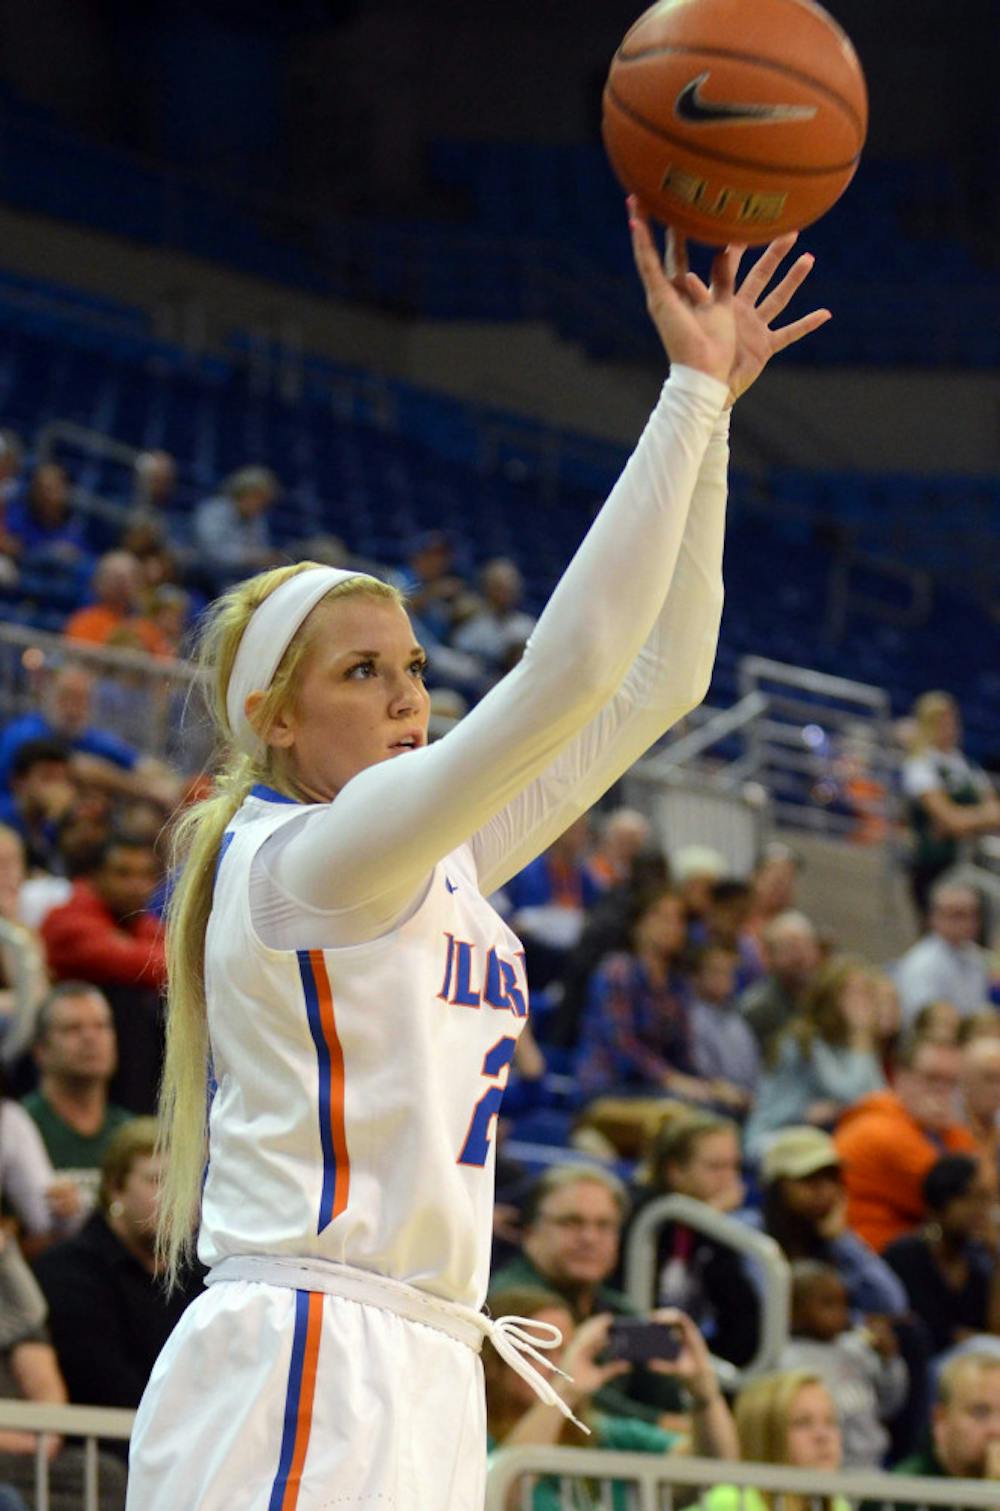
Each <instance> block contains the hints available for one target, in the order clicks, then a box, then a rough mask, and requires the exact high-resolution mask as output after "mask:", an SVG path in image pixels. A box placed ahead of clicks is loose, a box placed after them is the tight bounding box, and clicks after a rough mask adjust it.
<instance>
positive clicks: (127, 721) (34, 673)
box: [0, 624, 212, 772]
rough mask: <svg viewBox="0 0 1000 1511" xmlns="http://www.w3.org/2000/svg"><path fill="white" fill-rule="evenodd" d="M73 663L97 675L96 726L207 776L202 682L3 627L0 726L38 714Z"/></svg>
mask: <svg viewBox="0 0 1000 1511" xmlns="http://www.w3.org/2000/svg"><path fill="white" fill-rule="evenodd" d="M68 662H72V663H73V664H74V665H79V666H84V667H86V668H87V670H88V671H91V672H92V673H93V674H94V678H95V683H94V694H93V705H92V709H91V716H90V721H89V722H90V723H91V724H92V725H94V726H96V727H98V728H101V729H109V730H113V731H114V732H115V734H116V735H117V736H118V737H119V738H120V739H122V740H125V741H126V742H127V743H128V744H130V745H132V746H133V747H134V748H135V749H136V750H137V751H139V752H140V753H141V754H143V755H147V756H155V757H157V758H158V759H161V760H165V761H169V762H170V763H171V764H172V765H174V766H176V767H178V768H179V769H180V770H181V771H185V772H194V771H200V770H202V768H203V767H204V766H205V764H206V762H207V761H208V759H209V757H210V754H211V749H212V730H211V726H210V723H209V720H208V715H207V711H206V710H205V709H204V706H203V703H202V699H201V696H200V694H199V692H198V688H199V686H200V674H199V672H198V670H197V668H196V667H194V666H193V665H192V664H191V663H190V662H187V661H167V660H162V659H160V658H159V657H156V656H148V655H146V654H145V653H144V652H142V651H131V650H118V649H116V648H114V647H110V646H94V645H88V644H86V643H84V642H81V641H76V640H67V639H66V638H65V637H64V636H62V635H54V634H50V633H47V632H45V631H43V630H35V629H30V628H27V627H25V626H24V625H17V624H0V722H7V721H9V720H11V719H15V718H17V717H18V715H19V714H23V713H33V712H35V711H36V710H37V709H38V708H39V707H40V706H41V705H42V702H43V699H44V695H45V689H46V685H47V683H48V681H49V679H50V678H51V676H52V674H53V672H54V671H55V670H57V669H58V668H59V667H61V666H65V665H66V664H67V663H68Z"/></svg>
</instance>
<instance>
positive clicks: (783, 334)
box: [686, 231, 830, 404]
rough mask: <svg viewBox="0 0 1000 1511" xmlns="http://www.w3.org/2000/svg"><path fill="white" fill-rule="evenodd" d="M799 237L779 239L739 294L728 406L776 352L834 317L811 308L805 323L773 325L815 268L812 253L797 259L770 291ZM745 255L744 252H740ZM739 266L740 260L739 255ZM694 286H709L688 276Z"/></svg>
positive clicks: (792, 233)
mask: <svg viewBox="0 0 1000 1511" xmlns="http://www.w3.org/2000/svg"><path fill="white" fill-rule="evenodd" d="M797 239H798V232H797V231H790V232H789V233H788V235H786V236H779V237H777V238H776V239H775V240H774V241H772V242H771V243H770V245H769V246H768V247H766V248H765V250H764V251H763V252H762V253H761V255H760V256H759V257H758V259H757V261H756V262H755V263H754V265H753V267H752V268H751V269H750V271H749V272H748V273H747V275H746V277H745V278H744V280H743V282H742V283H741V284H740V286H739V288H738V289H737V291H736V297H735V299H734V301H733V311H734V314H735V318H736V353H735V356H734V358H733V366H732V370H731V371H730V374H729V380H728V381H729V402H730V404H732V403H734V402H735V401H736V400H737V399H738V398H739V396H740V394H742V393H746V391H747V389H748V388H749V387H750V385H751V383H755V382H756V380H757V379H758V378H759V377H760V375H761V373H762V372H763V371H764V368H765V367H766V366H767V364H768V362H770V360H771V358H772V357H773V356H774V355H775V353H776V352H780V351H784V349H785V347H786V346H791V345H792V344H793V343H794V342H796V341H801V340H802V337H803V336H808V335H810V334H811V333H812V332H813V331H815V330H818V329H819V327H820V326H821V325H825V324H826V322H827V321H828V320H829V319H830V311H829V310H824V309H819V310H812V311H811V313H810V314H808V315H803V316H802V318H801V319H800V320H793V321H791V323H790V324H788V325H782V326H779V328H778V329H777V330H772V329H771V322H772V321H773V320H776V319H777V318H778V316H779V315H780V314H781V313H782V312H783V311H784V309H785V307H786V305H787V304H788V303H789V301H790V299H791V298H792V295H793V294H795V293H796V292H797V291H798V289H800V288H801V287H802V285H803V283H804V282H805V280H806V279H807V278H808V277H809V274H810V273H811V272H812V270H813V264H814V263H815V261H816V259H815V258H814V257H813V255H812V253H811V252H803V254H802V256H801V257H797V258H796V259H795V261H794V262H793V263H792V265H791V267H790V268H789V269H788V271H787V273H786V274H785V276H784V277H783V278H782V279H781V281H780V282H779V283H776V284H775V286H774V288H773V289H772V290H771V292H770V293H769V294H768V293H765V290H766V289H767V286H768V284H769V283H770V282H771V280H772V279H773V278H774V276H775V274H776V273H777V271H778V268H779V267H780V266H781V263H782V262H783V261H784V259H785V258H786V257H787V256H788V254H789V252H790V251H791V250H792V248H793V247H794V245H795V243H796V240H797ZM740 257H742V251H741V252H740ZM736 261H737V267H738V265H739V261H740V258H739V257H737V259H736ZM686 281H687V283H688V285H689V287H692V288H693V287H694V285H696V284H700V285H701V287H702V289H704V287H705V286H704V284H703V283H701V280H700V279H699V278H698V277H697V276H696V275H695V274H694V273H688V274H687V275H686Z"/></svg>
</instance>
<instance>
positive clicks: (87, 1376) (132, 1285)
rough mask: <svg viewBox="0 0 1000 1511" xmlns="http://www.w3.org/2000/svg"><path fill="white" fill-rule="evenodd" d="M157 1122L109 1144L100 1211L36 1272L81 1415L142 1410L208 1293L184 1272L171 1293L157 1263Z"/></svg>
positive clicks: (123, 1132)
mask: <svg viewBox="0 0 1000 1511" xmlns="http://www.w3.org/2000/svg"><path fill="white" fill-rule="evenodd" d="M156 1142H157V1126H156V1121H155V1119H153V1118H135V1119H133V1120H132V1121H131V1122H129V1123H126V1124H125V1125H124V1126H123V1127H121V1128H119V1129H118V1130H117V1132H116V1133H115V1134H114V1135H113V1137H112V1138H111V1139H110V1140H109V1142H108V1146H107V1148H106V1150H105V1152H104V1157H103V1159H102V1161H101V1174H100V1186H99V1189H98V1196H97V1207H96V1210H95V1211H94V1212H93V1213H92V1214H91V1215H90V1217H89V1218H88V1219H87V1221H86V1223H85V1224H84V1226H83V1228H82V1229H81V1230H80V1232H79V1233H77V1234H76V1235H75V1236H74V1237H73V1238H70V1239H68V1240H67V1241H66V1242H64V1243H61V1244H57V1245H56V1246H55V1247H54V1248H50V1249H48V1250H47V1251H46V1252H45V1253H44V1254H43V1255H42V1256H41V1257H40V1258H39V1259H38V1260H37V1261H36V1264H35V1273H36V1275H37V1276H38V1280H39V1283H40V1285H41V1287H42V1291H43V1292H44V1295H45V1299H46V1301H47V1302H48V1307H49V1328H50V1331H51V1333H52V1341H53V1344H54V1345H55V1350H56V1354H57V1355H58V1358H59V1365H60V1368H61V1370H62V1373H63V1376H64V1378H65V1380H66V1385H67V1388H68V1390H69V1398H70V1401H71V1402H72V1403H73V1404H74V1405H78V1406H124V1407H130V1408H132V1409H133V1410H134V1409H135V1407H137V1406H138V1404H139V1400H140V1397H141V1396H142V1392H143V1391H144V1390H145V1388H146V1382H147V1381H148V1379H149V1376H150V1372H151V1371H152V1368H153V1365H154V1363H155V1362H156V1358H157V1355H158V1354H159V1352H160V1350H161V1349H162V1347H163V1345H164V1344H165V1343H166V1341H167V1338H168V1337H169V1335H170V1333H171V1331H172V1330H173V1328H174V1327H175V1326H176V1324H177V1322H178V1321H179V1319H180V1316H181V1314H182V1312H183V1311H184V1310H185V1308H186V1307H187V1306H188V1304H189V1302H191V1301H192V1300H193V1299H194V1296H195V1295H196V1294H197V1293H198V1292H199V1291H200V1290H201V1277H200V1272H199V1273H191V1272H188V1273H186V1274H185V1275H184V1276H183V1277H182V1279H181V1282H180V1284H179V1285H177V1286H176V1287H174V1288H173V1289H172V1290H170V1291H169V1292H166V1291H165V1290H164V1287H163V1284H162V1281H161V1279H160V1277H159V1271H158V1266H157V1263H156V1218H157V1211H158V1202H159V1189H160V1175H161V1164H162V1158H163V1156H162V1154H161V1153H160V1152H159V1150H158V1149H157V1147H156Z"/></svg>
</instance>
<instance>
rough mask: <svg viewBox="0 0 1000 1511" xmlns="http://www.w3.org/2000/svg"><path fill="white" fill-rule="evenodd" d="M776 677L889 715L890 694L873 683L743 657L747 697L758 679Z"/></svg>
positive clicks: (742, 676)
mask: <svg viewBox="0 0 1000 1511" xmlns="http://www.w3.org/2000/svg"><path fill="white" fill-rule="evenodd" d="M767 677H774V678H775V679H776V680H777V681H779V682H786V683H788V684H790V685H791V686H793V687H800V688H802V689H803V690H804V691H808V692H815V693H818V694H819V695H820V696H821V697H824V698H843V699H845V700H846V701H849V702H854V703H862V704H866V705H867V706H868V707H870V708H871V709H872V710H873V711H874V712H876V713H884V714H886V715H888V713H889V711H890V702H889V694H888V693H887V692H885V690H884V689H883V688H881V687H873V686H872V684H871V683H870V682H854V681H852V680H851V679H850V678H849V677H834V676H832V675H831V674H830V673H829V672H815V671H810V670H809V669H808V668H806V667H803V666H792V665H791V664H790V663H788V662H786V661H773V660H771V658H770V657H768V656H744V657H743V658H742V659H741V661H740V665H739V685H740V689H741V691H742V692H743V694H744V695H746V694H747V693H749V692H752V691H754V682H755V679H756V678H767Z"/></svg>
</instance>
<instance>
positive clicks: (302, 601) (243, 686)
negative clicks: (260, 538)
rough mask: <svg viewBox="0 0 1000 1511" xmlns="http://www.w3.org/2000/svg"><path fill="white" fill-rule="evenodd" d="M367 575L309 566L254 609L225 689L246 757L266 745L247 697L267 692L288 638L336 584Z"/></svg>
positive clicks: (235, 735) (260, 751)
mask: <svg viewBox="0 0 1000 1511" xmlns="http://www.w3.org/2000/svg"><path fill="white" fill-rule="evenodd" d="M365 575H366V574H365V573H363V572H342V571H341V570H340V568H339V567H310V569H309V570H308V571H307V572H297V573H296V574H295V576H294V577H288V578H286V580H285V581H284V582H283V583H282V584H281V587H280V588H275V590H274V592H273V593H269V594H268V595H267V597H266V598H265V599H264V602H263V603H262V604H260V605H259V607H257V608H256V609H254V611H253V614H252V615H251V616H250V622H249V623H248V625H247V627H246V629H245V630H244V631H243V638H242V640H241V641H240V647H239V650H238V651H237V652H236V660H235V661H234V662H233V669H232V672H231V673H230V677H229V686H228V688H227V689H226V715H227V717H228V719H229V727H230V729H231V730H232V732H233V740H234V741H235V743H236V744H237V745H238V746H239V748H240V749H241V750H243V751H245V752H246V754H247V755H250V756H254V757H256V758H257V759H259V758H260V757H261V756H262V755H263V754H264V751H265V749H266V747H265V744H264V741H263V740H262V739H261V738H260V736H259V735H258V734H257V732H256V730H255V729H254V728H253V726H252V725H251V723H250V721H249V719H248V718H247V714H246V702H247V698H249V696H250V694H251V693H253V692H267V689H268V688H269V687H270V686H271V679H272V678H273V676H274V674H275V672H276V671H277V670H278V665H279V663H280V661H281V658H282V656H283V655H284V654H285V652H286V650H287V649H288V647H289V645H290V644H291V641H292V637H293V636H294V634H295V632H296V630H297V629H298V627H299V625H300V624H301V623H302V621H303V620H304V619H305V618H306V616H307V615H308V614H310V613H311V612H312V610H313V609H314V608H315V607H316V605H317V604H318V603H319V601H320V599H321V598H325V597H326V595H327V593H329V591H330V589H331V588H335V587H336V586H337V584H338V583H341V582H349V581H350V579H351V578H352V577H363V576H365ZM372 581H373V582H374V581H375V579H374V578H373V579H372Z"/></svg>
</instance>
